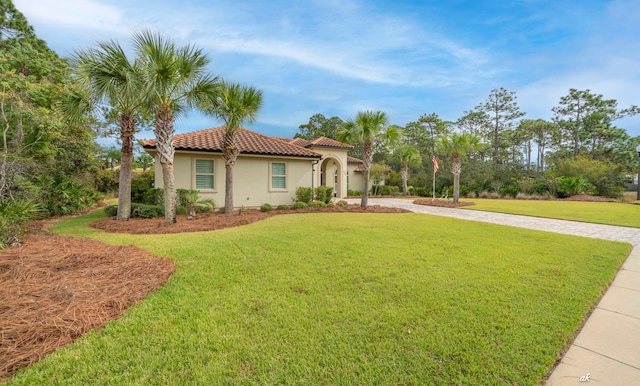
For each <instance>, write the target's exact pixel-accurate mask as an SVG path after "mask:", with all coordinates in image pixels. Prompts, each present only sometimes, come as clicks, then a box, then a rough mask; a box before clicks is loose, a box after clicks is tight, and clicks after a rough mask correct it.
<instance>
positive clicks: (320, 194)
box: [315, 186, 333, 204]
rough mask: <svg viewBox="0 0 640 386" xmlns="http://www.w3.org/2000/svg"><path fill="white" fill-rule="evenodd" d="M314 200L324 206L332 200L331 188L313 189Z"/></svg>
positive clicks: (319, 187)
mask: <svg viewBox="0 0 640 386" xmlns="http://www.w3.org/2000/svg"><path fill="white" fill-rule="evenodd" d="M315 194H316V200H318V201H322V202H324V203H325V204H327V203H329V201H331V199H332V198H333V187H332V186H318V187H317V188H315Z"/></svg>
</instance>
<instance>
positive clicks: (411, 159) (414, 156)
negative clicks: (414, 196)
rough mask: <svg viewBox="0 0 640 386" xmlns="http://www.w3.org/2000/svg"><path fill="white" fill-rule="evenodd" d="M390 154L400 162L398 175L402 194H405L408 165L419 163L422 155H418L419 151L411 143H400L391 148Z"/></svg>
mask: <svg viewBox="0 0 640 386" xmlns="http://www.w3.org/2000/svg"><path fill="white" fill-rule="evenodd" d="M391 156H392V157H393V158H394V159H395V160H397V161H398V162H400V177H401V178H402V194H403V195H404V196H406V195H407V194H409V193H408V192H407V178H408V177H409V166H411V165H415V164H418V163H420V161H421V160H422V157H420V151H418V149H417V148H415V147H413V146H411V145H406V144H404V145H401V146H398V147H396V148H395V149H394V150H393V153H392V154H391Z"/></svg>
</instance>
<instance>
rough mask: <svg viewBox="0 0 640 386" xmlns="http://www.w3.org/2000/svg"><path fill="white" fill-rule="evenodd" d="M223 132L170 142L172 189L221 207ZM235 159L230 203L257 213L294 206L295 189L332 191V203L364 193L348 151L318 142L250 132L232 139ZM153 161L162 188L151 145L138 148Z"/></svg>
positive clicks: (183, 136) (148, 142)
mask: <svg viewBox="0 0 640 386" xmlns="http://www.w3.org/2000/svg"><path fill="white" fill-rule="evenodd" d="M224 130H225V128H224V126H222V127H217V128H212V129H206V130H200V131H195V132H191V133H185V134H178V135H176V136H174V140H173V144H174V148H175V156H174V178H175V186H176V188H177V189H180V188H182V189H197V190H199V191H200V196H201V197H203V198H212V199H213V200H214V202H215V203H216V205H220V204H222V203H224V198H225V197H224V196H225V185H224V184H225V165H224V159H223V158H222V142H223V137H224ZM237 141H238V148H239V149H240V154H239V155H238V159H237V160H236V163H235V166H234V168H233V195H234V197H233V203H234V205H235V206H237V207H240V206H244V207H259V206H260V205H262V204H264V203H269V204H271V205H280V204H287V205H290V204H292V203H293V202H294V200H295V196H296V189H297V188H298V187H301V186H302V187H317V186H320V185H324V186H332V187H333V191H334V196H335V197H336V198H345V197H347V190H348V189H350V190H360V191H362V190H363V189H364V173H363V162H362V161H361V160H359V159H357V158H353V157H350V156H348V155H347V152H348V151H349V150H351V149H352V148H353V146H351V145H348V144H345V143H341V142H338V141H335V140H333V139H329V138H325V137H320V138H317V139H315V140H313V141H307V140H304V139H301V138H296V139H289V138H277V137H270V136H266V135H262V134H260V133H256V132H254V131H250V130H246V129H244V130H242V131H240V132H239V133H238V135H237ZM140 143H141V145H142V147H143V148H144V149H145V150H146V151H147V152H148V153H150V154H151V155H152V156H154V158H156V163H155V186H156V187H158V188H162V187H163V181H162V167H161V165H160V162H159V159H158V155H157V151H156V140H155V139H153V140H145V141H141V142H140Z"/></svg>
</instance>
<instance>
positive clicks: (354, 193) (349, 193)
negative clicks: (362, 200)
mask: <svg viewBox="0 0 640 386" xmlns="http://www.w3.org/2000/svg"><path fill="white" fill-rule="evenodd" d="M347 196H349V197H359V196H362V192H361V191H359V190H351V189H347Z"/></svg>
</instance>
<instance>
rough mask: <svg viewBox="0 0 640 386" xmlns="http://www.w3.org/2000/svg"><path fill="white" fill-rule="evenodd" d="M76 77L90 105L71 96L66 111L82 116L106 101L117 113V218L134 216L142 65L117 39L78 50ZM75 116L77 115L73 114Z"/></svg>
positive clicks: (75, 56)
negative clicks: (133, 182)
mask: <svg viewBox="0 0 640 386" xmlns="http://www.w3.org/2000/svg"><path fill="white" fill-rule="evenodd" d="M70 63H71V67H72V68H73V70H74V74H75V78H76V79H77V80H78V82H79V83H80V84H81V85H82V86H83V87H85V88H86V89H87V90H88V91H89V94H90V98H89V100H90V101H91V102H92V103H90V104H88V105H87V104H85V105H79V104H77V103H78V102H82V100H83V99H82V98H73V96H71V98H70V99H69V104H68V105H67V106H66V109H65V110H66V112H67V113H71V114H75V115H81V114H84V113H87V112H88V110H91V109H94V108H96V107H97V106H100V105H102V104H107V105H109V106H110V108H111V109H113V110H114V111H115V112H116V113H117V116H118V118H117V119H118V131H119V133H120V142H121V143H122V146H121V149H120V177H119V178H120V179H119V185H118V213H117V217H116V218H117V219H118V220H128V219H129V217H130V215H131V170H132V167H133V166H132V165H133V140H134V135H135V132H136V124H137V120H138V115H139V109H140V108H141V106H142V104H143V98H142V97H141V95H140V85H141V84H140V68H139V66H138V65H137V63H135V62H131V61H129V59H128V58H127V55H126V54H125V52H124V50H123V49H122V47H121V46H120V45H119V44H118V43H117V42H115V41H113V40H110V41H104V42H98V44H97V47H95V48H90V49H87V50H79V51H77V52H76V53H75V54H74V55H73V56H72V58H71V61H70ZM74 118H77V116H76V117H74Z"/></svg>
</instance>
